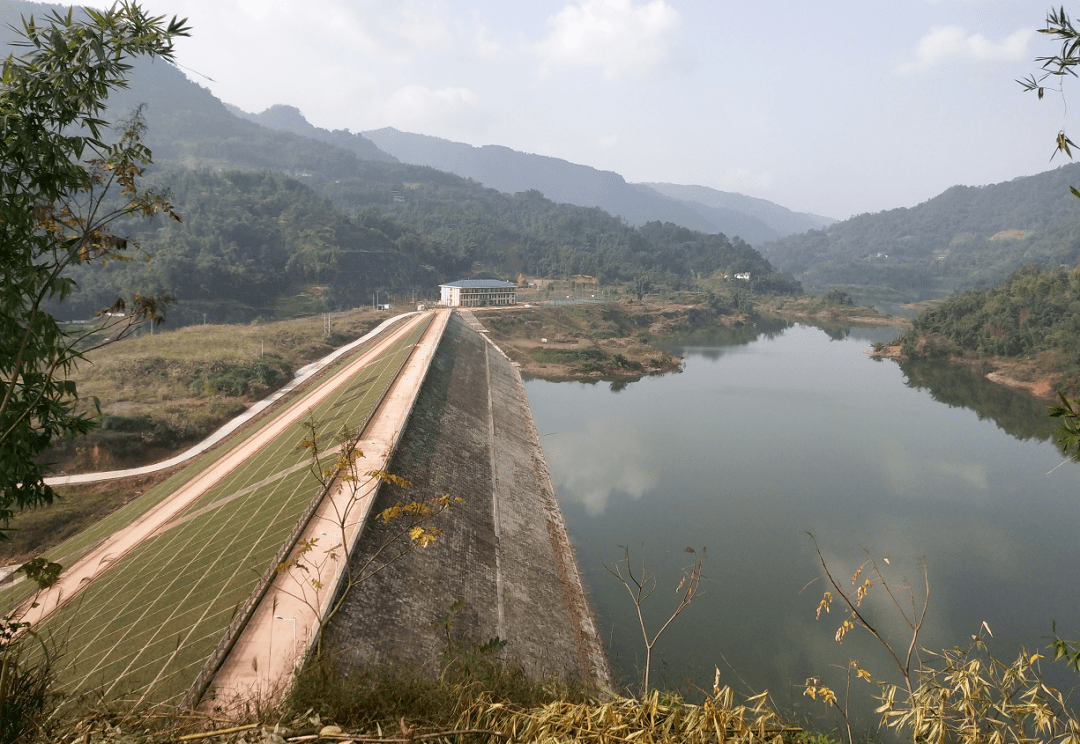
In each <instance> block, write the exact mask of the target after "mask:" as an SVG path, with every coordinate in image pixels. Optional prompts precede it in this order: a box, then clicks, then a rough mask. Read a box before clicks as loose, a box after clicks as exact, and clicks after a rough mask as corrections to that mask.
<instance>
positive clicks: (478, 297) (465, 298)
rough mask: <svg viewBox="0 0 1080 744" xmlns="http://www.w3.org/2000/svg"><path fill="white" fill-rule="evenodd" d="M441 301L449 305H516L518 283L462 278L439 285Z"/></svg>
mask: <svg viewBox="0 0 1080 744" xmlns="http://www.w3.org/2000/svg"><path fill="white" fill-rule="evenodd" d="M439 294H440V298H439V301H440V302H441V303H442V304H443V305H446V306H447V307H492V306H497V305H514V304H516V302H517V299H516V297H517V285H516V284H514V283H513V282H502V281H499V280H498V279H461V280H459V281H456V282H450V283H449V284H440V285H439Z"/></svg>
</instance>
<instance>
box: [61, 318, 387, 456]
mask: <svg viewBox="0 0 1080 744" xmlns="http://www.w3.org/2000/svg"><path fill="white" fill-rule="evenodd" d="M388 317H390V313H389V312H386V311H374V310H371V309H367V308H365V309H357V310H350V311H346V312H343V313H336V314H334V315H333V316H332V328H331V331H332V332H331V335H330V336H329V337H328V336H326V334H325V331H324V322H325V316H315V317H311V318H301V319H298V320H285V321H277V322H273V323H251V324H248V325H202V326H188V327H186V328H181V329H179V330H176V331H169V332H167V333H160V332H158V333H154V334H153V335H151V334H149V333H143V334H141V335H139V336H137V337H132V338H129V339H125V340H123V341H120V342H117V343H114V344H111V345H109V346H106V347H104V348H102V349H98V350H96V351H93V352H90V353H88V354H87V357H86V360H85V361H84V362H82V363H81V364H80V365H79V367H78V369H77V371H76V374H75V375H74V378H75V380H76V383H77V384H78V390H79V396H80V399H81V406H82V408H83V410H84V411H86V412H88V413H91V414H94V413H95V412H96V408H95V403H94V401H95V400H96V401H97V405H98V406H100V410H101V413H102V414H103V418H102V424H103V426H102V427H101V429H99V430H98V431H96V432H93V433H91V434H90V435H88V436H86V437H80V438H77V439H71V440H66V441H63V442H59V443H57V446H56V447H55V448H54V449H53V450H52V451H50V452H48V453H46V456H45V458H44V459H45V460H47V461H50V462H52V463H54V467H53V470H54V471H55V472H61V471H66V472H85V471H94V470H102V469H111V468H117V467H133V466H137V465H143V464H147V463H150V462H155V461H157V460H160V459H163V458H165V457H168V456H170V455H172V454H175V453H176V452H178V451H180V450H181V449H183V448H184V447H185V446H187V445H189V444H191V443H193V442H195V441H198V440H199V439H201V438H203V437H204V436H206V435H208V434H209V433H210V432H212V431H213V430H214V429H215V428H217V427H218V426H220V425H221V424H223V423H224V422H225V421H227V420H229V419H230V418H232V417H233V416H236V415H237V414H239V413H241V412H242V411H243V410H244V409H246V408H247V407H248V406H249V405H250V404H251V403H253V402H255V401H256V400H259V399H260V398H263V397H265V396H266V395H268V394H269V393H271V392H273V391H274V390H275V389H277V388H278V387H280V386H281V385H283V384H284V383H285V382H286V381H288V379H290V378H291V377H292V374H293V372H294V371H295V370H297V369H299V368H300V367H302V366H304V365H305V364H308V363H310V362H312V361H315V360H316V359H319V358H321V357H323V356H325V355H326V354H329V353H330V352H331V351H333V350H334V349H335V348H338V347H340V346H343V345H344V344H346V343H348V342H350V341H352V340H355V339H356V338H358V337H360V336H362V335H363V334H364V333H367V332H368V331H369V330H371V329H372V328H374V327H375V326H376V325H377V324H378V323H380V322H382V321H383V320H385V319H386V318H388Z"/></svg>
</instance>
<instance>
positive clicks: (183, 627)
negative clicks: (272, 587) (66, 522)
mask: <svg viewBox="0 0 1080 744" xmlns="http://www.w3.org/2000/svg"><path fill="white" fill-rule="evenodd" d="M448 314H449V313H448V311H440V312H438V313H432V312H428V313H424V314H417V315H415V316H412V317H409V318H406V319H404V320H403V321H401V323H400V324H399V325H396V326H395V327H394V328H392V329H390V330H389V331H387V332H386V333H383V334H381V335H380V336H379V337H377V338H375V339H372V340H371V341H370V343H369V344H368V345H366V346H364V347H362V348H361V349H360V350H359V351H358V352H357V356H356V358H355V359H352V360H349V361H347V362H344V363H343V366H342V368H341V369H339V370H337V371H332V372H331V373H330V376H329V377H328V379H326V380H325V381H324V382H322V383H320V384H319V385H318V386H317V387H316V388H314V389H313V390H311V391H310V392H309V393H307V394H306V395H304V396H303V397H302V398H300V399H299V400H297V401H296V402H294V403H292V404H291V405H289V406H288V407H286V408H285V409H284V410H283V411H282V412H281V413H280V414H278V415H277V416H275V417H273V418H272V419H270V420H269V421H267V422H265V423H263V424H262V425H261V426H260V427H259V428H256V429H254V431H253V432H252V431H246V430H245V432H244V433H243V434H242V435H241V434H238V435H237V437H236V438H237V439H242V440H243V441H241V442H240V443H239V444H237V445H235V446H232V445H231V444H230V443H228V442H226V444H224V445H223V446H222V447H221V448H219V449H218V450H215V451H213V452H210V453H208V454H207V455H204V456H203V457H202V458H200V459H199V460H197V461H196V462H195V463H193V464H192V465H190V466H188V468H186V469H185V470H183V471H181V472H180V473H179V474H177V475H176V476H173V477H172V478H170V479H169V480H168V481H166V482H165V483H164V484H162V486H161V487H159V489H161V491H160V493H157V494H155V493H153V492H148V493H147V494H145V495H144V496H145V497H146V498H148V499H149V500H150V502H152V503H151V505H150V506H149V507H147V506H146V505H145V504H143V505H142V506H139V505H138V504H135V502H133V504H134V506H131V507H130V508H129V507H125V510H121V513H118V514H115V515H113V516H112V517H110V518H107V519H106V520H102V522H101V523H99V524H98V525H95V527H93V528H91V529H90V530H87V534H84V535H80V536H77V537H76V538H73V539H72V540H71V541H68V543H66V544H65V545H63V546H61V547H60V548H58V549H57V550H56V551H54V554H55V556H56V558H57V559H63V560H61V562H63V563H64V564H65V565H66V566H67V568H66V569H65V571H64V573H63V574H62V575H61V579H60V581H59V582H58V583H57V584H56V585H55V586H54V587H52V588H51V589H49V590H46V591H45V592H41V593H39V594H38V595H36V596H35V597H33V600H34V606H30V604H29V603H27V604H26V605H24V608H23V611H22V613H21V614H22V618H21V619H23V620H24V621H26V622H29V623H30V624H31V625H33V626H40V627H43V628H49V629H50V630H52V631H54V632H63V633H64V635H65V636H66V637H67V638H68V641H67V643H68V648H67V653H66V657H65V662H66V668H65V669H64V670H62V671H61V673H60V679H61V686H62V689H64V690H65V691H66V692H68V693H71V694H74V693H77V692H82V691H87V690H96V691H100V692H101V693H102V694H104V695H105V696H106V697H120V696H124V697H136V699H141V700H153V701H174V702H175V701H178V700H179V699H180V698H181V697H183V696H184V695H185V694H186V693H187V692H188V690H189V688H190V686H191V683H192V680H193V678H195V676H196V673H198V672H199V670H200V669H203V667H204V666H205V664H206V660H207V659H208V658H209V657H211V656H212V655H213V653H216V652H217V650H220V648H221V641H222V633H223V631H224V630H225V629H226V627H229V628H230V629H231V628H232V627H233V626H234V625H235V623H234V622H232V621H233V620H234V618H235V616H236V613H237V611H238V608H239V607H240V606H241V605H242V604H243V603H244V602H245V601H247V600H248V599H249V598H250V596H251V595H252V591H253V587H254V585H255V584H256V579H258V577H259V576H260V575H262V574H265V573H267V571H268V570H272V568H273V566H274V565H276V560H277V558H276V556H277V554H278V553H279V552H280V551H281V548H282V545H284V544H285V543H286V541H287V540H288V539H292V535H293V533H294V531H295V529H296V527H297V522H298V519H302V518H303V516H306V515H307V514H310V512H309V511H305V508H310V506H309V505H311V506H315V507H316V509H315V516H314V518H313V519H311V520H310V522H309V523H308V531H307V532H305V533H302V534H301V536H300V539H301V540H307V539H314V538H318V539H320V540H322V541H323V545H325V547H326V548H329V547H331V545H330V543H331V542H333V540H332V539H324V538H326V537H327V536H326V535H323V534H322V533H328V532H331V531H332V530H331V529H329V528H330V527H331V526H332V525H337V524H339V523H341V522H342V520H341V519H340V518H339V517H338V516H337V515H338V514H339V513H340V512H341V510H343V509H344V508H345V505H344V504H343V502H342V501H341V498H342V493H341V491H340V489H339V490H336V491H332V492H331V493H330V495H329V498H326V499H324V500H323V501H322V503H318V502H317V501H313V499H312V495H311V494H312V482H311V478H312V476H311V474H310V473H309V472H307V466H308V465H309V464H310V463H309V462H307V461H305V457H306V456H305V454H304V453H303V452H297V447H296V444H297V442H298V441H299V434H301V433H302V431H303V426H304V419H305V418H307V417H309V416H315V417H316V418H318V419H319V420H320V421H321V422H322V423H323V425H324V426H326V427H330V426H333V427H334V429H336V428H337V427H339V426H345V427H350V428H355V427H357V426H360V425H362V424H366V425H367V426H366V428H365V429H364V433H363V435H362V439H361V442H360V449H361V450H363V452H364V455H365V457H364V459H363V460H362V461H361V462H360V469H361V472H366V471H368V470H379V469H385V467H386V463H387V461H388V457H389V455H390V453H391V452H392V450H393V447H394V444H395V443H396V439H397V437H398V436H400V433H401V430H402V429H403V428H404V421H405V418H406V417H407V415H408V412H409V409H410V406H411V401H412V399H414V398H415V395H416V391H417V389H418V388H419V386H420V384H421V382H422V380H423V375H424V371H425V370H426V366H427V360H429V359H430V357H431V355H432V354H433V353H434V349H435V347H436V346H437V345H438V340H439V336H440V334H441V332H442V328H443V327H444V326H445V322H446V318H447V316H448ZM433 321H434V322H433ZM361 486H362V487H361V491H362V492H363V491H365V490H366V491H371V490H372V485H371V484H361ZM163 494H164V495H163ZM140 498H141V499H143V497H140ZM143 500H145V499H143ZM136 501H137V502H138V501H140V500H136ZM133 510H134V511H133ZM362 512H363V506H362V505H360V506H359V507H355V506H354V508H353V512H352V513H353V514H355V515H356V517H357V518H356V519H352V518H350V519H351V523H350V525H349V528H350V529H352V530H353V531H355V529H358V526H359V525H360V524H361V522H362V519H361V518H360V517H361V516H362ZM133 515H134V516H133ZM338 529H339V532H340V531H341V530H340V528H338ZM346 533H347V534H346V535H343V536H342V537H344V538H345V539H346V540H347V539H349V537H350V535H351V534H353V533H349V532H348V531H347V530H346ZM335 544H340V540H338V541H337V542H336V543H335ZM72 557H75V559H74V560H73V562H72V561H71V560H70V559H71V558H72ZM312 557H313V559H315V560H316V561H317V562H320V563H321V564H323V565H324V566H325V567H326V571H327V573H326V574H325V575H323V574H320V577H321V579H320V581H321V580H322V579H324V580H325V581H321V583H323V584H324V585H325V586H327V587H332V586H333V584H334V582H335V575H336V573H337V572H339V571H340V567H339V566H336V565H333V563H334V562H333V561H330V560H329V559H326V560H324V559H323V558H324V557H325V556H322V555H319V556H312ZM69 564H70V565H69ZM282 580H283V581H291V582H293V583H294V584H295V583H297V578H296V577H294V576H290V575H289V574H288V573H285V574H282ZM27 583H28V582H23V584H24V585H23V586H21V587H20V586H17V585H11V584H9V585H8V587H7V588H6V589H5V590H4V593H5V594H7V599H8V600H9V601H11V600H12V599H14V598H17V597H18V596H19V595H20V594H22V595H25V594H27V593H28V592H29V589H28V587H26V586H25V584H27ZM285 589H286V590H287V591H286V592H284V593H283V592H281V591H275V592H273V593H272V594H270V595H268V596H273V597H274V598H275V601H276V602H277V605H276V607H277V609H276V611H275V610H273V609H271V610H270V611H269V615H268V616H267V613H265V612H262V609H261V608H260V607H259V606H258V603H257V602H256V603H254V606H255V611H254V612H253V613H252V615H251V622H250V623H248V624H247V628H248V630H245V631H244V632H245V633H246V635H240V636H239V638H238V639H237V638H232V639H230V646H231V645H232V642H233V641H235V642H236V645H235V648H236V649H237V651H238V652H240V651H241V650H243V649H250V648H259V649H265V650H266V651H267V652H270V650H271V649H273V648H275V647H276V648H277V649H279V650H280V651H279V653H277V654H275V657H274V658H275V659H276V660H277V661H278V662H280V663H276V664H271V663H267V664H260V666H261V667H263V668H264V669H266V675H260V676H259V677H258V678H256V679H250V678H246V677H243V675H240V676H237V674H236V673H234V672H231V671H229V669H230V667H229V666H228V664H226V665H225V666H223V667H222V668H221V672H220V674H219V675H218V680H223V681H221V682H218V683H216V684H217V687H218V689H219V694H226V693H228V692H232V691H235V692H236V693H240V692H241V690H244V691H247V690H250V689H251V688H252V687H260V688H266V687H270V686H273V685H277V684H280V676H274V675H280V674H285V675H287V674H288V673H289V672H290V671H291V668H292V662H293V661H295V659H296V655H297V654H298V653H300V652H301V651H302V648H301V647H298V646H297V645H296V644H295V643H294V641H293V638H294V637H295V636H294V635H293V630H292V629H293V628H298V629H304V628H309V627H316V626H317V619H313V618H314V617H315V615H314V612H315V611H317V608H319V607H320V606H321V604H320V602H321V601H322V600H321V598H318V597H314V598H313V597H305V596H304V595H303V593H302V592H298V591H297V590H296V589H295V587H291V586H288V585H287V586H286V587H285ZM288 593H291V594H294V595H296V596H297V597H299V599H298V602H299V605H298V606H297V607H291V606H288V607H286V606H285V605H283V604H282V600H281V598H280V597H281V596H283V595H284V594H288ZM304 608H309V609H310V608H316V609H315V610H312V611H311V612H310V613H309V615H310V617H309V615H305V614H304ZM284 612H288V613H289V614H288V615H284V614H283V613H284ZM274 615H278V616H281V617H288V618H290V622H289V623H284V622H281V621H280V620H279V621H276V622H275V619H274ZM285 626H288V627H287V628H286V627H285ZM230 632H231V631H230ZM260 634H262V635H260ZM227 656H228V655H227V654H226V659H227ZM250 663H251V662H250V660H248V664H249V665H250Z"/></svg>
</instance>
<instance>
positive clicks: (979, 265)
mask: <svg viewBox="0 0 1080 744" xmlns="http://www.w3.org/2000/svg"><path fill="white" fill-rule="evenodd" d="M1078 183H1080V164H1069V165H1064V166H1062V167H1059V168H1057V169H1055V170H1052V171H1048V172H1046V173H1040V174H1038V175H1035V176H1029V177H1025V178H1017V179H1015V180H1012V181H1008V182H1006V183H999V184H994V185H992V186H978V187H976V186H954V187H952V188H950V189H948V190H947V191H945V192H944V193H942V194H940V195H939V196H936V197H934V198H933V199H930V200H929V201H926V202H923V203H922V204H919V205H918V206H916V207H912V208H910V209H893V210H889V211H886V212H879V213H877V214H863V215H859V216H857V217H853V218H851V219H849V220H845V221H843V222H837V223H836V224H833V225H830V226H829V227H827V228H824V229H821V230H812V231H810V232H807V233H805V234H803V235H792V236H789V237H786V238H782V239H780V240H778V241H775V242H772V243H767V244H764V245H762V246H761V249H762V252H763V253H764V254H765V255H766V256H767V257H768V258H769V259H770V260H772V261H773V262H775V263H776V264H777V265H779V266H780V267H781V268H782V269H784V270H785V271H787V272H790V273H792V274H793V275H794V276H795V277H796V278H798V279H800V280H801V281H802V282H803V284H804V285H808V286H811V287H815V288H824V287H845V288H848V289H850V290H852V294H855V295H857V296H859V297H860V299H866V298H868V297H873V296H877V297H882V298H892V299H896V300H918V299H928V298H934V297H942V296H945V295H947V294H949V293H950V292H953V291H955V290H958V289H964V288H966V287H972V286H976V285H980V284H990V283H994V282H998V281H1000V280H1001V279H1002V278H1004V277H1005V276H1007V275H1008V274H1009V273H1010V272H1012V271H1015V270H1016V269H1017V268H1019V267H1021V266H1024V265H1027V264H1030V263H1033V262H1036V263H1039V264H1041V265H1044V266H1056V265H1058V264H1067V265H1070V266H1071V265H1073V264H1075V263H1076V262H1077V260H1078V259H1080V200H1077V199H1076V198H1075V197H1073V196H1072V195H1071V194H1070V192H1069V186H1070V185H1073V184H1078Z"/></svg>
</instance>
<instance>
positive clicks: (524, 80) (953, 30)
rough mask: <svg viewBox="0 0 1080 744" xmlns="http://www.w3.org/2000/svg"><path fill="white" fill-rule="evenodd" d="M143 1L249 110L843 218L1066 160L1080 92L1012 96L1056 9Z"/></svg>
mask: <svg viewBox="0 0 1080 744" xmlns="http://www.w3.org/2000/svg"><path fill="white" fill-rule="evenodd" d="M143 5H144V7H146V8H148V9H149V10H150V11H152V12H154V13H157V14H164V15H169V16H171V15H179V16H181V17H187V18H188V20H189V23H190V25H191V26H192V37H191V38H190V39H182V40H180V41H179V42H178V44H177V56H176V61H177V62H178V63H179V64H180V65H181V67H182V68H183V69H184V70H185V72H186V73H187V74H188V76H189V77H190V78H191V79H192V80H194V81H196V82H198V83H199V84H201V85H203V86H205V87H207V88H209V89H210V90H211V91H212V92H213V93H214V94H215V95H216V96H217V97H218V98H220V99H222V100H223V101H225V102H227V103H231V104H234V105H236V106H239V107H240V108H242V109H244V110H246V111H251V112H260V111H262V110H264V109H266V108H268V107H270V106H272V105H274V104H277V103H283V104H289V105H292V106H295V107H297V108H299V109H300V110H301V111H302V112H303V114H304V115H305V116H306V118H307V119H308V121H310V122H311V123H312V124H314V125H316V126H319V127H325V128H327V129H348V130H350V131H353V132H362V131H365V130H370V129H378V128H381V127H387V126H390V127H395V128H397V129H399V130H403V131H408V132H416V133H420V134H427V135H433V136H437V137H443V138H446V139H450V140H454V141H458V142H466V143H469V144H471V145H485V144H497V145H504V146H507V147H511V148H513V149H515V150H522V151H525V152H531V153H537V154H541V155H549V156H553V157H558V158H563V159H565V160H569V161H571V162H575V163H582V164H585V165H590V166H593V167H596V168H600V169H603V170H611V171H615V172H617V173H619V174H621V175H623V176H624V177H625V178H626V179H627V180H628V181H631V182H642V181H666V182H671V183H679V184H700V185H703V186H709V187H712V188H716V189H720V190H723V191H734V192H738V193H742V194H747V195H750V196H756V197H761V198H764V199H768V200H770V201H773V202H776V203H778V204H781V205H783V206H785V207H788V208H789V209H793V210H796V211H800V212H812V213H815V214H819V215H823V216H827V217H832V218H837V219H845V218H847V217H849V216H852V215H855V214H861V213H864V212H878V211H881V210H885V209H893V208H896V207H910V206H914V205H916V204H918V203H920V202H923V201H926V200H927V199H930V198H932V197H933V196H936V195H937V194H939V193H941V192H942V191H944V190H945V189H947V188H948V187H950V186H953V185H956V184H964V185H970V186H978V185H985V184H990V183H998V182H1001V181H1007V180H1011V179H1013V178H1016V177H1019V176H1024V175H1031V174H1034V173H1039V172H1042V171H1045V170H1049V169H1051V168H1054V167H1058V166H1059V165H1062V164H1064V163H1065V162H1067V160H1066V159H1065V158H1064V157H1063V156H1058V157H1056V158H1054V159H1053V161H1051V155H1052V154H1053V151H1054V139H1055V137H1056V135H1057V133H1058V131H1059V130H1061V129H1062V128H1065V129H1066V130H1067V131H1069V122H1070V120H1071V117H1072V114H1070V113H1069V108H1068V107H1067V105H1066V104H1067V103H1068V102H1069V101H1070V100H1072V99H1076V98H1078V97H1080V85H1074V86H1073V87H1072V88H1070V87H1069V86H1068V85H1066V87H1065V89H1064V91H1063V92H1062V93H1061V94H1058V93H1056V92H1048V95H1047V96H1046V97H1045V98H1044V99H1043V100H1041V101H1040V100H1037V98H1036V96H1035V95H1034V94H1032V93H1024V92H1023V90H1022V89H1021V87H1020V85H1019V84H1018V83H1017V82H1016V80H1017V79H1018V78H1024V77H1027V76H1028V75H1030V74H1032V73H1035V72H1038V65H1037V63H1036V62H1035V61H1034V60H1035V58H1036V57H1039V56H1047V55H1052V54H1054V53H1055V52H1056V51H1057V49H1056V46H1055V44H1054V42H1053V40H1052V39H1050V38H1048V37H1046V36H1044V35H1042V34H1039V33H1037V29H1039V28H1041V27H1044V26H1045V18H1046V12H1047V10H1048V9H1049V6H1048V5H1046V6H1044V5H1043V4H1042V3H1039V2H1030V1H1027V2H1022V1H1021V0H850V1H849V0H829V2H823V3H811V2H807V1H806V0H774V1H773V2H771V3H761V2H758V1H757V0H515V1H514V2H506V0H307V1H306V2H298V1H297V0H144V1H143ZM1078 13H1080V9H1078ZM1076 82H1077V83H1080V81H1076ZM1073 109H1075V110H1076V111H1080V103H1078V105H1076V106H1074V107H1073ZM1074 130H1076V131H1080V127H1075V128H1074Z"/></svg>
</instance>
